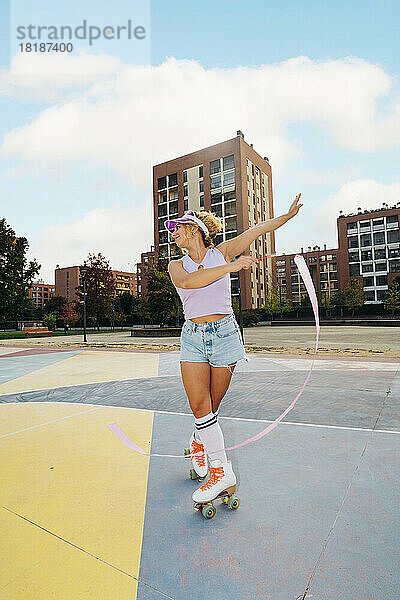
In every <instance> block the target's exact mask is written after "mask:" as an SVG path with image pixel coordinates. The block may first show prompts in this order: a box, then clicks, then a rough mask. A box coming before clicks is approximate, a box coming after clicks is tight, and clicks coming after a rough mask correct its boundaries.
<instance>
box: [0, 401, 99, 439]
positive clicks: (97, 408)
mask: <svg viewBox="0 0 400 600" xmlns="http://www.w3.org/2000/svg"><path fill="white" fill-rule="evenodd" d="M10 404H20V403H19V402H15V403H14V402H10ZM35 404H40V402H35ZM47 404H54V402H47ZM100 408H104V407H103V406H97V407H96V408H91V409H90V410H83V411H81V412H79V413H75V414H74V415H68V416H67V417H60V418H59V419H53V421H47V422H46V423H40V424H39V425H33V426H32V427H25V429H19V430H18V431H12V432H11V433H5V434H3V435H0V438H5V437H9V436H10V435H15V434H17V433H22V432H23V431H29V429H37V428H38V427H43V426H44V425H50V423H57V421H64V420H65V419H71V418H72V417H76V416H77V415H84V414H86V413H89V412H93V411H94V410H99V409H100Z"/></svg>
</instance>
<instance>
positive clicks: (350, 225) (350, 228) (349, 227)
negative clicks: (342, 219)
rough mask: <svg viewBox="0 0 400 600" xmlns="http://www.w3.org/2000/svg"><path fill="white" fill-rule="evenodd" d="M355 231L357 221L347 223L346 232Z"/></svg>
mask: <svg viewBox="0 0 400 600" xmlns="http://www.w3.org/2000/svg"><path fill="white" fill-rule="evenodd" d="M356 231H357V221H352V222H351V223H347V232H351V233H355V232H356Z"/></svg>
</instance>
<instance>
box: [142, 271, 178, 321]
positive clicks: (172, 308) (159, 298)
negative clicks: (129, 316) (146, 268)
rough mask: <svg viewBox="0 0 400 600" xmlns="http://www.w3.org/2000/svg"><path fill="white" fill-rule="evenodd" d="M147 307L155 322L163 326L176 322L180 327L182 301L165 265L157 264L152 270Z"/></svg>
mask: <svg viewBox="0 0 400 600" xmlns="http://www.w3.org/2000/svg"><path fill="white" fill-rule="evenodd" d="M147 306H148V310H149V312H150V315H151V318H152V320H153V322H154V321H155V322H156V323H161V324H163V323H170V322H173V321H175V324H176V325H177V326H179V319H180V318H181V317H182V308H181V306H180V299H179V296H178V294H177V292H176V289H175V286H174V284H173V283H172V281H171V278H170V276H169V274H168V271H167V269H166V266H165V265H164V264H161V263H158V264H155V265H154V266H153V267H152V268H151V270H150V273H149V282H148V286H147Z"/></svg>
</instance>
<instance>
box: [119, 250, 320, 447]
mask: <svg viewBox="0 0 400 600" xmlns="http://www.w3.org/2000/svg"><path fill="white" fill-rule="evenodd" d="M294 262H295V263H296V265H297V268H298V269H299V271H300V275H301V277H302V279H303V281H304V284H305V286H306V289H307V292H308V295H309V297H310V300H311V305H312V309H313V312H314V317H315V328H316V336H315V351H314V356H313V359H312V362H311V366H310V370H309V372H308V375H307V377H306V379H305V381H304V383H303V385H302V386H301V389H300V391H299V393H298V394H297V396H296V398H295V399H294V400H293V402H292V403H291V404H290V405H289V406H288V407H287V408H286V409H285V410H284V411H283V413H282V414H281V415H279V417H277V418H276V419H275V421H273V422H272V423H270V424H269V425H268V427H266V428H265V429H263V430H262V431H260V433H257V435H254V436H253V437H250V438H248V439H247V440H245V441H244V442H241V443H240V444H236V446H230V447H229V448H221V450H223V449H225V450H236V448H241V447H242V446H246V445H247V444H250V443H251V442H255V441H256V440H259V439H261V438H262V437H264V435H267V433H269V432H270V431H272V430H273V429H275V427H276V426H277V425H278V423H280V422H281V421H282V419H284V418H285V417H286V415H287V414H288V412H290V411H291V410H292V408H293V407H294V405H295V404H296V402H297V400H298V399H299V398H300V396H301V394H302V393H303V392H304V388H305V387H306V385H307V383H308V380H309V379H310V377H311V373H312V370H313V368H314V362H315V357H316V355H317V351H318V338H319V330H320V326H319V314H318V300H317V296H316V293H315V288H314V284H313V281H312V279H311V275H310V272H309V270H308V269H307V265H306V263H305V260H304V258H303V257H302V256H300V254H296V256H295V257H294ZM108 428H109V429H110V430H111V431H112V432H113V433H114V434H115V435H116V436H117V438H118V439H119V440H121V442H122V443H123V444H125V446H127V447H128V448H131V450H135V452H138V453H139V454H143V455H144V456H165V457H166V458H191V457H192V456H193V455H194V454H197V453H196V452H192V453H191V454H187V455H185V456H184V455H182V454H156V453H154V452H151V453H148V452H145V451H144V450H143V448H140V447H139V446H138V445H137V444H135V442H134V441H133V440H131V439H130V438H129V437H128V436H127V435H126V433H125V432H124V431H122V429H121V428H120V426H119V425H118V424H117V423H113V424H112V425H109V426H108ZM215 452H220V450H214V451H213V452H209V453H208V454H215Z"/></svg>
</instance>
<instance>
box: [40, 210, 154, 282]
mask: <svg viewBox="0 0 400 600" xmlns="http://www.w3.org/2000/svg"><path fill="white" fill-rule="evenodd" d="M151 212H152V208H151V206H150V205H147V206H146V207H144V208H143V207H142V208H140V209H138V208H131V209H125V210H123V209H121V208H118V207H117V208H116V207H113V208H109V209H95V210H92V211H90V212H88V213H87V214H86V215H85V216H84V217H83V218H81V219H79V220H77V221H75V222H72V223H68V224H65V225H62V224H61V225H52V226H51V227H48V228H47V229H45V231H44V232H43V233H42V234H41V235H40V236H39V238H38V239H37V240H35V241H34V242H33V243H32V246H31V248H30V250H29V257H30V258H33V257H35V258H36V259H37V260H38V261H39V262H40V263H41V264H42V269H41V272H40V277H41V278H42V279H44V280H45V281H46V282H49V283H54V269H55V266H56V264H59V265H60V266H61V267H67V266H71V265H76V264H81V263H82V262H83V261H84V260H85V258H87V255H88V253H89V252H91V253H95V254H97V253H98V252H101V254H103V255H104V256H105V257H106V258H107V259H108V260H109V261H110V265H111V268H112V269H122V270H129V271H133V270H135V265H136V262H138V261H139V260H140V253H141V252H145V251H147V250H150V248H149V243H151V239H152V214H151Z"/></svg>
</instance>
